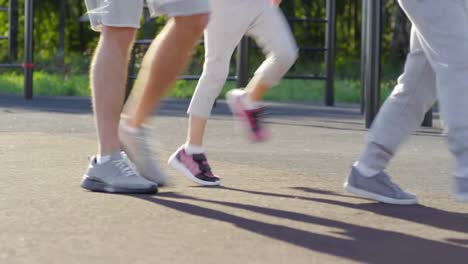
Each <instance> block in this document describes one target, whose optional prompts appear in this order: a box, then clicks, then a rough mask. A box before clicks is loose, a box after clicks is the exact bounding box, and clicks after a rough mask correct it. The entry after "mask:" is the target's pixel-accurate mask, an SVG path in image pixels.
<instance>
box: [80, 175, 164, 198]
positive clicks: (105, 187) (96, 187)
mask: <svg viewBox="0 0 468 264" xmlns="http://www.w3.org/2000/svg"><path fill="white" fill-rule="evenodd" d="M81 187H82V188H84V189H86V190H89V191H93V192H106V193H130V194H155V193H157V192H158V187H157V185H156V184H155V185H153V186H149V187H144V188H143V187H142V188H125V187H115V186H112V185H109V184H106V183H104V182H101V181H99V180H96V179H92V178H90V177H89V176H88V175H84V176H83V179H82V181H81Z"/></svg>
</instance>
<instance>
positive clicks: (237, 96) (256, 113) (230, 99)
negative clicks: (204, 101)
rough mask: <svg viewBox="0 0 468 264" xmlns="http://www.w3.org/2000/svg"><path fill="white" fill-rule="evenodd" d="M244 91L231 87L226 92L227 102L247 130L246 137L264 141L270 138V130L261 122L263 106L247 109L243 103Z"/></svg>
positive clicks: (251, 139)
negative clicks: (231, 88)
mask: <svg viewBox="0 0 468 264" xmlns="http://www.w3.org/2000/svg"><path fill="white" fill-rule="evenodd" d="M244 96H245V92H244V91H243V90H240V89H233V90H231V91H229V92H228V93H227V94H226V98H227V103H228V105H229V108H230V109H231V111H232V113H233V115H234V117H236V119H238V120H239V121H240V122H241V124H242V127H243V128H244V129H245V130H246V132H247V138H248V139H249V140H250V141H253V142H261V141H266V140H268V139H269V138H270V136H271V132H270V130H269V129H268V128H267V127H266V126H265V125H264V124H263V123H262V121H263V116H264V115H265V114H264V112H265V108H264V107H259V108H255V109H248V108H247V107H246V105H245V103H244V101H243V100H244Z"/></svg>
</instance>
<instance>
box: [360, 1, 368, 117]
mask: <svg viewBox="0 0 468 264" xmlns="http://www.w3.org/2000/svg"><path fill="white" fill-rule="evenodd" d="M361 5H362V7H361V9H362V13H361V102H360V103H361V114H364V111H365V106H366V100H365V98H366V97H365V89H364V87H366V85H365V83H366V70H365V69H366V63H367V58H366V50H367V41H366V40H367V3H366V1H365V0H363V1H361Z"/></svg>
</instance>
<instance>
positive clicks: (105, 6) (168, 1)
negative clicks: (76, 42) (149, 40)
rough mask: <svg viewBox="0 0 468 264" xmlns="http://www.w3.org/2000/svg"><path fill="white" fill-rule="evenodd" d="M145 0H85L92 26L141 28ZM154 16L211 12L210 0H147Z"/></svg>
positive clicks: (96, 27)
mask: <svg viewBox="0 0 468 264" xmlns="http://www.w3.org/2000/svg"><path fill="white" fill-rule="evenodd" d="M143 1H144V0H85V3H86V8H87V10H88V15H89V19H90V22H91V28H92V29H93V30H96V31H99V30H100V28H101V27H102V26H103V25H104V26H111V27H131V28H139V27H140V20H141V14H142V10H143V4H144V2H143ZM145 1H146V2H147V3H148V8H149V9H150V12H151V15H152V16H158V15H166V16H168V17H175V16H189V15H195V14H204V13H209V12H210V1H209V0H145Z"/></svg>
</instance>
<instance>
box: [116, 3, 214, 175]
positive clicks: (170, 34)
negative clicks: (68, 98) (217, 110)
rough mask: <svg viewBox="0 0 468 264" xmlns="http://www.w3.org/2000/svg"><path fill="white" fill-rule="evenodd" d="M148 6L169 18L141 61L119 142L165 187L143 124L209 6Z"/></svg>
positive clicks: (183, 59)
mask: <svg viewBox="0 0 468 264" xmlns="http://www.w3.org/2000/svg"><path fill="white" fill-rule="evenodd" d="M149 5H150V7H152V8H153V11H155V12H157V13H165V14H167V15H168V16H169V17H172V18H171V19H170V20H169V22H168V23H167V25H166V26H165V27H164V29H163V30H162V32H161V33H160V34H159V35H158V36H157V38H156V39H155V40H154V41H153V43H152V44H151V46H150V48H149V50H148V52H147V53H146V55H145V57H144V59H143V65H142V69H141V70H140V73H139V75H138V78H137V80H136V83H135V89H134V90H135V91H136V92H137V93H138V96H137V95H136V94H135V93H133V94H132V96H131V98H130V102H129V104H128V108H127V109H126V113H127V116H125V118H124V122H123V124H122V125H121V129H120V140H121V142H122V145H123V147H124V149H125V150H126V151H127V152H128V153H129V155H130V157H131V158H132V159H133V160H134V161H135V164H136V165H137V168H138V170H139V171H140V172H141V173H142V175H143V176H145V177H146V178H147V179H149V180H151V181H153V182H156V183H158V184H167V182H168V178H167V176H166V175H165V173H164V172H163V171H162V170H161V169H160V168H159V166H158V163H157V162H155V160H154V158H153V154H152V150H151V147H150V143H149V142H148V138H149V137H148V136H149V135H148V130H147V129H146V128H143V127H142V125H143V123H144V122H145V121H146V119H147V118H148V117H149V116H150V114H151V113H152V112H153V110H154V108H155V107H157V106H159V103H160V101H161V99H162V98H163V96H164V95H165V93H166V91H167V90H168V89H169V87H170V85H171V84H172V83H173V82H174V81H175V80H176V78H177V76H178V75H179V74H180V73H181V72H182V70H183V69H184V68H185V65H186V63H187V62H188V60H189V57H190V53H191V52H192V50H193V48H194V46H195V44H196V43H197V41H198V40H199V38H200V36H201V33H202V32H203V29H204V28H205V26H206V24H207V23H208V13H209V4H208V2H207V1H205V0H190V1H189V0H185V1H169V2H166V3H164V4H158V2H157V1H156V2H155V3H153V1H149Z"/></svg>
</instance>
